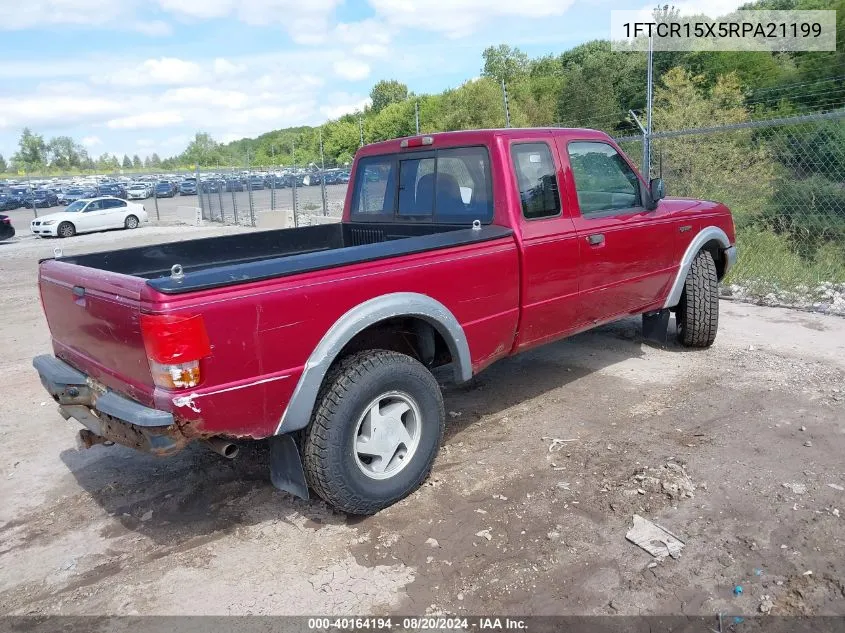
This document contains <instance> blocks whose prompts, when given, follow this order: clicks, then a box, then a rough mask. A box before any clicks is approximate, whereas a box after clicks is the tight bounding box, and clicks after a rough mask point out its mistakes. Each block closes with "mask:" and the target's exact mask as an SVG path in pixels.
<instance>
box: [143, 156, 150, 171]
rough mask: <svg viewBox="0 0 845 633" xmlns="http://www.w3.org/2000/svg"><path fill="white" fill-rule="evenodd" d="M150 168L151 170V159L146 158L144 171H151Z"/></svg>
mask: <svg viewBox="0 0 845 633" xmlns="http://www.w3.org/2000/svg"><path fill="white" fill-rule="evenodd" d="M149 168H150V157H149V156H144V169H149Z"/></svg>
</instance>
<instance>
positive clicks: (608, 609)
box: [0, 227, 845, 615]
mask: <svg viewBox="0 0 845 633" xmlns="http://www.w3.org/2000/svg"><path fill="white" fill-rule="evenodd" d="M231 230H233V229H231V228H228V229H223V228H220V227H216V228H212V229H198V228H190V227H153V228H148V229H139V230H138V231H135V232H126V231H123V232H116V233H104V234H96V235H89V236H80V237H77V238H74V239H73V240H65V241H63V242H62V247H63V248H64V250H65V252H71V253H72V252H83V251H91V250H95V249H106V248H114V247H120V246H129V245H136V244H142V243H153V242H156V241H164V240H174V239H187V238H191V237H195V236H197V235H206V234H214V233H220V232H223V231H231ZM54 245H55V242H54V241H42V240H38V239H35V238H31V237H29V238H27V237H24V238H23V239H20V240H18V241H16V242H12V243H9V244H0V296H2V298H3V301H2V306H0V315H2V323H3V328H2V332H3V353H2V355H0V369H2V375H3V388H2V394H3V396H4V397H3V398H2V399H0V438H2V443H3V451H2V454H0V500H2V503H0V569H1V570H2V573H0V613H11V614H59V613H61V614H311V615H314V614H364V613H380V614H389V613H402V614H415V615H421V614H426V613H429V614H431V613H453V614H481V613H490V612H495V613H499V614H514V615H516V614H529V613H530V614H534V615H542V614H637V615H644V614H670V613H671V614H674V613H684V614H701V615H705V614H706V615H710V614H715V613H719V612H723V613H745V614H750V613H755V612H758V610H759V609H760V607H761V605H762V606H763V608H764V610H769V609H770V613H771V614H773V615H776V614H791V615H796V614H831V615H833V614H838V615H842V614H845V542H844V541H843V536H844V535H845V530H843V528H842V521H843V518H841V516H840V513H841V512H845V491H843V488H845V463H844V462H843V458H842V456H843V454H845V380H843V377H845V320H843V319H841V318H838V317H831V316H823V315H817V314H808V313H802V312H797V311H788V310H783V309H777V308H765V307H757V306H752V305H748V304H741V303H733V302H725V301H723V302H722V304H721V324H720V330H719V336H718V339H717V341H716V344H715V346H714V347H713V348H712V349H710V350H707V351H686V350H682V349H680V348H679V347H677V346H675V345H670V346H668V347H667V348H665V349H659V348H657V347H653V346H650V345H646V344H644V343H643V342H642V340H641V336H640V327H639V323H638V321H636V320H631V321H626V322H621V323H618V324H615V325H613V326H610V327H605V328H602V329H600V330H598V331H595V332H591V333H587V334H584V335H580V336H577V337H575V338H573V339H570V340H567V341H563V342H560V343H556V344H553V345H550V346H548V347H545V348H543V349H539V350H536V351H534V352H530V353H528V354H525V355H523V356H521V357H518V358H514V359H511V360H507V361H503V362H500V363H498V364H496V365H495V366H493V367H492V368H491V369H489V370H488V371H486V372H485V373H483V374H482V375H480V376H479V377H478V378H477V379H475V380H474V381H473V382H472V383H471V384H469V385H466V386H462V387H459V388H450V389H448V390H447V392H446V406H447V410H448V411H449V420H448V426H447V437H446V440H445V445H444V447H443V449H442V451H441V453H440V456H439V458H438V459H437V462H436V463H435V467H434V471H433V473H432V476H431V477H430V479H429V480H428V481H427V482H426V484H425V485H424V486H423V487H422V488H421V489H420V490H419V491H418V492H417V493H416V494H414V495H412V496H411V497H409V498H407V499H405V500H404V501H402V502H401V503H399V504H397V505H396V506H394V507H392V508H390V509H388V510H386V511H383V512H381V513H380V514H378V515H377V516H375V517H371V518H365V519H360V518H357V519H350V518H348V517H346V516H343V515H339V514H336V513H334V512H332V511H331V510H329V509H328V508H327V507H326V506H325V505H324V504H323V503H321V502H319V501H316V500H312V501H309V502H306V501H301V500H297V499H294V498H292V497H291V496H289V495H287V494H285V493H281V492H278V491H276V490H275V489H274V488H273V487H272V486H271V485H270V481H269V476H268V472H267V454H266V448H265V447H264V446H263V445H261V444H255V445H251V446H247V447H246V448H245V450H243V451H242V453H241V456H240V457H238V459H236V460H234V461H231V462H230V461H225V460H223V459H222V458H221V457H219V456H218V455H216V454H215V453H212V452H210V451H208V450H207V449H204V448H202V447H195V448H194V447H191V448H189V449H187V450H186V451H184V452H183V453H181V454H179V455H178V456H176V457H173V458H170V459H166V460H164V459H156V458H153V457H149V456H146V455H143V454H138V453H135V452H133V451H131V450H129V449H123V448H121V447H103V446H96V447H94V448H93V449H90V450H87V451H82V452H79V451H77V450H76V449H75V447H74V446H75V445H74V436H75V433H76V431H77V430H78V428H80V427H78V426H77V425H76V424H75V423H68V422H65V421H64V420H62V418H61V417H60V416H59V415H58V413H57V412H56V410H55V406H54V404H53V403H52V401H49V399H48V398H47V396H46V392H44V390H43V389H42V387H41V385H40V383H39V381H38V377H37V375H36V373H35V372H34V370H33V369H32V367H31V364H30V363H31V359H32V357H33V356H35V355H36V354H39V353H45V352H47V351H49V349H50V346H49V332H48V330H47V327H46V324H45V321H44V318H43V316H42V314H41V310H40V305H39V301H38V294H37V288H36V263H37V260H38V259H39V258H40V257H47V256H50V254H51V252H52V247H53V246H54ZM555 438H557V439H559V440H566V441H565V442H554V441H553V440H554V439H555ZM635 513H636V514H640V515H642V516H644V517H646V518H648V519H650V520H653V521H655V522H656V523H658V524H660V525H661V526H663V527H664V528H666V529H667V530H669V531H671V532H672V533H673V534H675V535H677V536H678V537H680V538H681V539H682V540H683V541H684V542H685V544H686V546H685V548H684V549H683V551H682V553H681V556H680V558H678V559H671V558H667V559H665V560H663V561H661V562H654V561H653V559H652V557H651V556H650V555H649V554H647V553H646V552H644V551H643V550H641V549H639V548H638V547H636V546H635V545H633V544H631V543H629V542H627V541H626V539H625V534H626V532H627V531H628V529H629V528H630V527H631V524H632V516H633V514H635ZM736 584H740V585H742V587H743V593H742V594H741V595H740V596H735V595H734V593H733V589H734V587H735V585H736Z"/></svg>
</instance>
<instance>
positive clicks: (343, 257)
mask: <svg viewBox="0 0 845 633" xmlns="http://www.w3.org/2000/svg"><path fill="white" fill-rule="evenodd" d="M367 228H371V229H372V228H377V227H374V226H372V225H370V226H369V227H367ZM378 228H380V227H378ZM391 228H395V227H391ZM287 230H288V231H290V230H291V229H287ZM294 230H296V229H294ZM511 235H513V230H512V229H510V228H507V227H503V226H496V225H487V226H482V227H481V228H479V229H465V228H455V227H448V228H445V229H444V230H443V232H438V233H433V234H430V235H421V236H416V237H402V238H400V239H388V240H386V241H382V242H377V243H373V244H362V245H359V246H340V247H338V246H335V247H334V248H332V247H327V249H326V250H319V251H317V252H310V253H302V254H297V255H288V256H283V257H273V258H269V259H261V260H259V261H252V262H246V263H239V264H231V265H222V266H212V267H209V268H206V269H203V270H197V271H190V270H187V271H186V272H185V276H184V277H183V278H182V279H173V278H171V277H169V276H168V277H160V278H158V279H150V280H148V281H147V284H148V285H150V286H152V287H153V288H155V289H156V290H158V291H159V292H162V293H165V294H182V293H185V292H193V291H197V290H208V289H210V288H219V287H223V286H231V285H234V284H242V283H247V282H250V281H261V280H263V279H271V278H274V277H287V276H290V275H296V274H299V273H306V272H313V271H317V270H324V269H327V268H335V267H338V266H348V265H350V264H358V263H362V262H369V261H376V260H379V259H386V258H389V257H398V256H400V255H411V254H414V253H424V252H427V251H433V250H438V249H441V248H449V247H453V246H465V245H469V244H477V243H481V242H487V241H491V240H497V239H502V238H505V237H510V236H511ZM250 237H254V236H250Z"/></svg>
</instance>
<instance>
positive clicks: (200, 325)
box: [141, 314, 211, 389]
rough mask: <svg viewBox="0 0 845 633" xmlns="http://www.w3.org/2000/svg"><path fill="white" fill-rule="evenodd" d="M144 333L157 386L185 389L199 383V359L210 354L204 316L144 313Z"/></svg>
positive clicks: (142, 331) (142, 332)
mask: <svg viewBox="0 0 845 633" xmlns="http://www.w3.org/2000/svg"><path fill="white" fill-rule="evenodd" d="M141 334H142V336H143V337H144V348H145V349H146V350H147V358H148V359H149V361H150V372H151V373H152V376H153V382H154V383H155V384H156V386H158V387H162V388H164V389H186V388H189V387H196V386H197V385H198V384H199V383H200V380H201V376H200V360H201V359H202V358H205V357H206V356H208V355H210V354H211V343H210V342H209V340H208V333H207V332H206V331H205V323H204V321H203V319H202V317H201V316H190V317H183V316H174V315H154V314H142V315H141Z"/></svg>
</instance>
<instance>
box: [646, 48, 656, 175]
mask: <svg viewBox="0 0 845 633" xmlns="http://www.w3.org/2000/svg"><path fill="white" fill-rule="evenodd" d="M647 66H648V70H647V71H646V106H645V110H646V113H645V117H646V119H645V133H644V135H643V175H645V178H646V180H650V179H651V109H652V94H653V92H654V38H652V37H649V38H648V60H647Z"/></svg>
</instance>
